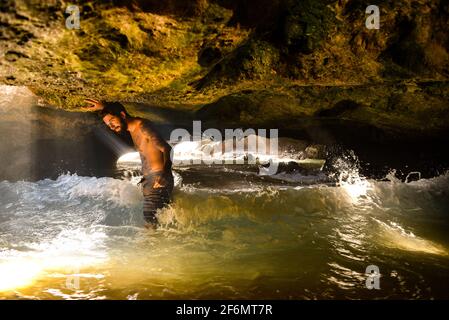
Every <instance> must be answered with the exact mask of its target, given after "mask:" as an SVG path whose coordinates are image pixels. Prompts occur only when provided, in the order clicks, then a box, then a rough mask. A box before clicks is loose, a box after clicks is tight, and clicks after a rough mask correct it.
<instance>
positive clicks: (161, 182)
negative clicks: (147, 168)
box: [153, 176, 166, 189]
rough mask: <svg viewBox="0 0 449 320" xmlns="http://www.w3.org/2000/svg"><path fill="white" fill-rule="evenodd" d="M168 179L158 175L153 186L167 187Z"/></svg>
mask: <svg viewBox="0 0 449 320" xmlns="http://www.w3.org/2000/svg"><path fill="white" fill-rule="evenodd" d="M165 184H166V181H165V179H164V178H163V177H162V176H157V177H156V179H155V180H154V183H153V188H154V189H158V188H162V187H165Z"/></svg>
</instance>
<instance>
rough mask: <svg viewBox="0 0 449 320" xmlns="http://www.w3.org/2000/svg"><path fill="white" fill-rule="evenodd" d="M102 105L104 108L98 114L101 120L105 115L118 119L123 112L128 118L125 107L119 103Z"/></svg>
mask: <svg viewBox="0 0 449 320" xmlns="http://www.w3.org/2000/svg"><path fill="white" fill-rule="evenodd" d="M103 104H104V108H103V110H101V111H100V112H99V115H100V117H102V118H103V117H104V116H105V115H107V114H112V115H113V116H117V117H120V113H121V112H124V113H125V114H126V116H127V117H128V116H129V114H128V112H127V111H126V109H125V107H124V106H123V104H121V103H120V102H104V103H103Z"/></svg>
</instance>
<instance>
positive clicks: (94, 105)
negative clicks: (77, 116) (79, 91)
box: [81, 99, 104, 111]
mask: <svg viewBox="0 0 449 320" xmlns="http://www.w3.org/2000/svg"><path fill="white" fill-rule="evenodd" d="M84 101H86V102H87V103H89V104H90V105H88V106H84V107H81V110H85V111H101V110H103V109H104V104H103V103H102V102H101V101H98V100H95V99H85V100H84Z"/></svg>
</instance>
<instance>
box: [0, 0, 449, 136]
mask: <svg viewBox="0 0 449 320" xmlns="http://www.w3.org/2000/svg"><path fill="white" fill-rule="evenodd" d="M73 4H76V5H78V6H79V8H80V22H81V25H80V29H73V30H69V29H67V28H65V19H66V18H67V17H68V14H67V13H65V9H66V4H65V3H64V2H62V1H56V0H55V1H34V0H7V1H3V2H2V4H1V5H0V6H1V13H0V26H1V31H0V82H1V83H3V84H8V85H24V86H27V87H29V88H30V89H31V90H32V91H33V92H34V93H35V94H37V96H39V97H40V98H41V99H40V100H39V101H38V104H39V105H42V106H45V105H51V106H54V107H56V108H62V109H66V110H72V111H73V110H76V109H77V108H78V107H79V106H80V105H82V101H83V99H84V98H85V97H96V98H98V99H104V100H109V101H111V100H119V101H122V102H124V103H127V106H129V108H131V109H133V108H137V109H136V110H137V111H138V113H139V115H140V116H143V117H149V118H150V117H152V116H153V115H154V113H153V112H152V111H151V107H154V108H155V109H158V110H163V109H165V110H168V111H167V112H168V113H167V114H170V113H171V114H172V115H174V114H177V116H175V118H176V117H177V118H180V119H181V120H182V119H189V120H190V119H195V118H197V119H198V118H200V119H202V120H204V121H207V122H209V123H211V124H213V123H214V122H216V123H219V124H221V125H223V126H225V125H226V126H233V127H236V126H251V127H255V126H265V127H267V126H272V127H276V128H279V129H281V130H285V132H294V134H297V135H299V134H301V132H304V131H313V130H314V129H310V125H309V124H313V125H311V126H312V127H314V126H316V125H315V124H319V125H318V126H319V127H323V126H331V127H332V126H334V127H338V129H337V130H336V131H337V133H338V132H346V131H351V129H354V128H361V127H364V128H369V129H366V130H364V132H371V131H372V132H377V133H376V134H374V136H375V137H374V138H373V139H374V140H376V139H380V140H382V139H383V138H382V137H390V138H392V139H398V138H403V139H404V140H408V141H410V140H412V139H414V138H416V137H429V138H435V137H436V138H442V137H443V136H445V133H446V132H447V130H448V128H449V121H448V110H449V109H448V97H449V84H448V76H449V55H448V52H449V40H448V37H447V30H446V29H447V25H446V24H447V21H448V18H449V6H448V5H447V3H446V2H445V1H424V0H414V1H405V0H404V1H392V0H383V1H380V2H378V3H377V5H378V6H379V8H380V15H381V27H380V29H379V30H368V29H367V28H366V27H365V19H366V17H367V14H366V13H365V9H366V4H365V3H364V2H363V1H358V0H348V1H330V0H328V1H312V0H297V1H293V0H276V1H252V0H248V1H240V2H234V1H227V0H216V1H212V0H209V1H207V0H197V1H192V2H185V1H178V0H170V1H165V2H159V1H133V2H128V1H111V2H102V1H82V0H81V1H73ZM135 106H138V107H135ZM145 106H147V107H148V108H147V107H145ZM145 108H147V110H148V112H147V111H146V109H145ZM181 122H182V121H181ZM354 124H355V125H356V127H354ZM318 131H319V130H318ZM332 135H333V134H332ZM362 136H364V137H365V136H371V133H369V134H366V135H362ZM376 137H377V138H376ZM334 139H336V140H338V139H339V136H338V134H336V136H335V138H334Z"/></svg>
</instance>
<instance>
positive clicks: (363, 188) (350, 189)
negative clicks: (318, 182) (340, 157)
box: [340, 178, 371, 202]
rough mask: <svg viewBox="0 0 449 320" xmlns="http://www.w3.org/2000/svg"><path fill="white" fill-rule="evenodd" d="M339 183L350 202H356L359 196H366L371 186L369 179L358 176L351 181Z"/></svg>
mask: <svg viewBox="0 0 449 320" xmlns="http://www.w3.org/2000/svg"><path fill="white" fill-rule="evenodd" d="M340 185H341V186H342V187H343V189H344V190H345V191H346V193H347V194H348V196H349V198H350V199H351V200H352V202H357V201H358V200H359V199H360V198H361V197H364V196H366V195H367V193H368V190H370V187H371V186H370V183H369V181H367V180H365V179H360V178H358V179H356V180H355V181H353V182H340Z"/></svg>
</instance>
